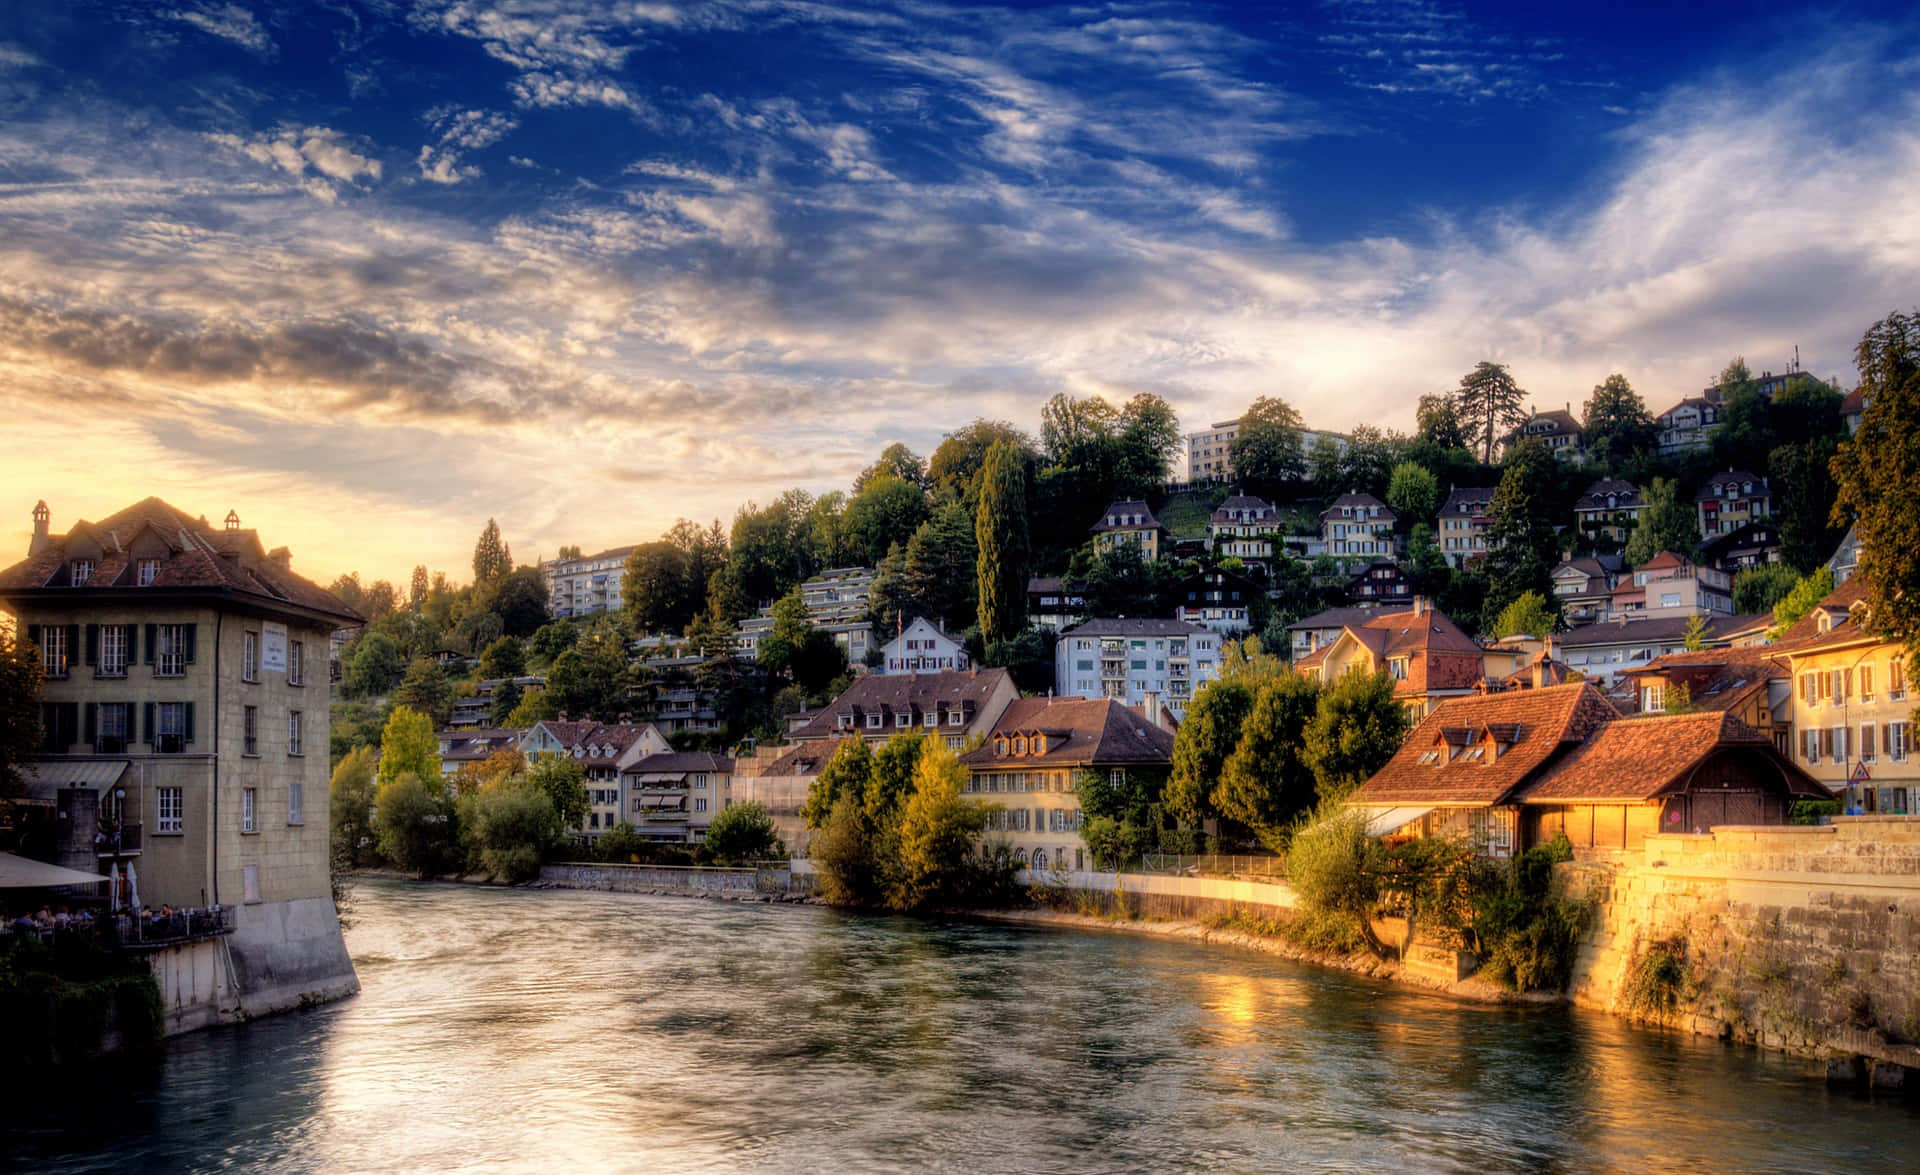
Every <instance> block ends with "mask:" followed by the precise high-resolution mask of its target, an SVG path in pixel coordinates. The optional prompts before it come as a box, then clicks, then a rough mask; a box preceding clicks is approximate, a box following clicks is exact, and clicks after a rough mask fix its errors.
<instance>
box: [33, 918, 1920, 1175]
mask: <svg viewBox="0 0 1920 1175" xmlns="http://www.w3.org/2000/svg"><path fill="white" fill-rule="evenodd" d="M356 888H357V892H356V896H355V899H354V903H353V907H352V917H353V925H352V927H351V929H350V930H349V931H348V933H347V941H348V945H349V947H350V948H351V949H352V952H353V955H354V959H355V962H356V964H357V966H358V968H359V973H360V980H361V983H362V985H363V986H364V989H365V990H364V991H363V992H362V993H361V994H360V995H359V996H357V997H355V998H353V999H351V1000H347V1001H344V1002H342V1003H339V1004H335V1005H332V1006H329V1007H326V1008H322V1009H317V1010H313V1011H307V1012H297V1013H293V1014H289V1015H285V1016H281V1017H276V1018H273V1019H269V1020H263V1021H260V1022H258V1023H254V1024H248V1025H242V1026H237V1027H233V1028H225V1029H217V1030H214V1031H209V1032H202V1033H198V1034H195V1035H191V1036H188V1037H184V1038H181V1039H178V1040H174V1041H170V1042H168V1044H167V1047H166V1050H165V1052H164V1055H163V1056H162V1057H161V1058H159V1060H158V1061H156V1062H155V1063H153V1064H152V1065H151V1066H143V1067H140V1068H139V1069H137V1070H136V1071H134V1072H130V1073H119V1074H103V1075H101V1076H99V1077H98V1078H94V1079H90V1080H88V1081H87V1082H86V1083H85V1084H84V1085H81V1086H80V1087H78V1088H73V1089H68V1090H65V1091H61V1092H59V1093H55V1094H50V1095H48V1096H43V1097H38V1098H34V1099H31V1100H30V1101H29V1102H28V1103H26V1104H25V1108H21V1107H22V1103H19V1102H14V1103H13V1105H14V1107H15V1108H14V1109H11V1110H8V1111H6V1112H5V1115H6V1116H5V1117H4V1118H0V1130H3V1131H4V1138H5V1143H6V1145H5V1148H4V1150H0V1166H10V1167H13V1168H15V1169H19V1170H31V1171H36V1172H48V1173H53V1172H67V1171H115V1172H128V1171H138V1172H147V1171H155V1172H158V1171H176V1170H248V1171H271V1172H362V1171H406V1172H461V1171H488V1172H494V1171H516V1172H517V1171H526V1172H559V1173H563V1175H587V1173H591V1172H599V1171H622V1172H624V1171H631V1172H677V1171H771V1172H812V1171H823V1172H839V1171H897V1170H944V1171H965V1172H998V1171H1063V1172H1091V1171H1234V1172H1238V1171H1391V1172H1398V1173H1407V1172H1425V1171H1471V1172H1482V1173H1484V1172H1494V1171H1569V1172H1571V1171H1622V1172H1647V1171H1716V1172H1717V1171H1781V1172H1787V1171H1793V1172H1799V1171H1822V1172H1851V1171H1860V1172H1866V1171H1876V1172H1877V1171H1886V1172H1895V1171H1899V1172H1912V1171H1915V1170H1920V1112H1916V1111H1915V1110H1914V1109H1913V1108H1911V1106H1909V1105H1907V1104H1903V1103H1901V1102H1899V1101H1897V1100H1880V1101H1872V1100H1868V1099H1865V1098H1861V1097H1857V1096H1854V1095H1852V1094H1848V1093H1842V1092H1830V1091H1829V1090H1827V1089H1826V1088H1825V1086H1824V1085H1823V1084H1821V1083H1820V1082H1817V1081H1812V1080H1809V1079H1808V1078H1807V1077H1806V1075H1805V1074H1806V1068H1805V1066H1804V1065H1802V1064H1799V1063H1795V1062H1791V1061H1787V1060H1783V1059H1779V1058H1775V1057H1771V1056H1768V1055H1765V1054H1761V1053H1758V1052H1756V1051H1754V1050H1750V1049H1740V1048H1729V1047H1725V1046H1722V1045H1720V1044H1717V1043H1714V1042H1708V1041H1701V1040H1697V1039H1693V1038H1689V1037H1682V1036H1677V1035H1668V1034H1661V1033H1651V1032H1645V1031H1640V1030H1635V1029H1631V1028H1627V1027H1625V1026H1623V1025H1621V1024H1619V1023H1618V1022H1616V1021H1614V1020H1612V1019H1611V1018H1608V1017H1604V1016H1598V1015H1586V1014H1580V1013H1571V1012H1560V1011H1546V1012H1542V1011H1538V1010H1535V1011H1520V1010H1513V1009H1498V1008H1485V1007H1477V1006H1469V1005H1462V1004H1457V1003H1453V1002H1451V1001H1448V1000H1444V999H1441V998H1438V997H1432V996H1426V995H1421V994H1418V993H1413V992H1408V991H1405V990H1401V989H1398V988H1394V987H1390V986H1385V985H1381V984H1377V983H1374V982H1371V981H1367V980H1362V979H1358V978H1354V977H1350V976H1347V975H1345V974H1341V973H1337V972H1328V971H1323V970H1319V969H1316V968H1310V967H1305V966H1300V965H1296V964H1292V963H1288V962H1285V961H1282V960H1278V959H1273V958H1269V957H1267V956H1263V955H1260V954H1257V953H1252V952H1246V951H1240V950H1235V949H1232V948H1226V947H1207V946H1199V945H1195V944H1191V943H1186V942H1173V941H1166V940H1161V939H1156V938H1151V937H1143V936H1130V935H1124V934H1109V933H1098V932H1081V931H1058V930H1041V929H1030V928H1026V927H1005V926H996V925H981V924H968V923H937V922H927V921H919V920H914V919H905V918H885V917H872V916H864V915H854V914H845V913H838V912H835V911H830V910H825V909H819V908H815V907H768V906H760V905H740V904H734V903H729V902H713V901H701V900H696V899H689V898H668V897H647V896H640V895H624V894H619V895H616V894H594V893H577V892H569V891H529V890H496V889H475V888H466V887H460V886H451V885H411V884H405V883H399V882H385V881H381V882H362V883H360V884H359V885H358V886H357V887H356Z"/></svg>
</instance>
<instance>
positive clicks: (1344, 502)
mask: <svg viewBox="0 0 1920 1175" xmlns="http://www.w3.org/2000/svg"><path fill="white" fill-rule="evenodd" d="M1342 506H1347V507H1361V506H1364V507H1366V508H1367V510H1368V511H1369V512H1370V513H1369V514H1368V517H1369V518H1381V519H1384V520H1386V521H1388V522H1392V521H1393V520H1394V519H1396V518H1398V517H1400V516H1399V515H1398V514H1395V513H1394V512H1393V510H1392V508H1391V507H1389V506H1388V505H1387V504H1386V503H1385V502H1382V501H1381V500H1380V499H1378V498H1376V497H1374V496H1373V495H1372V494H1369V493H1365V492H1363V491H1361V490H1349V491H1347V492H1346V493H1344V494H1341V495H1340V496H1339V497H1337V498H1335V499H1334V500H1333V505H1331V506H1328V507H1327V508H1326V509H1325V510H1322V511H1321V512H1320V517H1322V518H1335V517H1338V516H1339V513H1340V508H1341V507H1342ZM1375 510H1378V511H1379V513H1378V514H1373V513H1371V511H1375Z"/></svg>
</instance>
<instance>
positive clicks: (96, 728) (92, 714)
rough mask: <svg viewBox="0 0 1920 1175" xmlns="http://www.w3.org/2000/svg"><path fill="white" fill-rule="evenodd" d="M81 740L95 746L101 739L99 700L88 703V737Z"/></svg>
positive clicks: (89, 626) (90, 626)
mask: <svg viewBox="0 0 1920 1175" xmlns="http://www.w3.org/2000/svg"><path fill="white" fill-rule="evenodd" d="M87 627H88V628H92V627H93V626H92V625H88V626H87ZM81 741H83V742H85V743H86V744H87V745H88V746H93V745H94V744H96V743H98V742H99V741H100V703H98V702H88V703H87V735H86V738H84V739H82V740H81Z"/></svg>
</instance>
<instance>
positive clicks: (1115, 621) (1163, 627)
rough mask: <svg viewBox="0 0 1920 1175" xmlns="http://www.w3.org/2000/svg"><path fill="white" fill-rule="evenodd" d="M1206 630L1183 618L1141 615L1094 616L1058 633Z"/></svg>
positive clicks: (1195, 633)
mask: <svg viewBox="0 0 1920 1175" xmlns="http://www.w3.org/2000/svg"><path fill="white" fill-rule="evenodd" d="M1206 632H1207V630H1206V629H1204V628H1201V627H1200V626H1199V625H1196V624H1188V623H1187V622H1186V621H1184V620H1163V619H1159V618H1157V617H1151V616H1142V617H1138V618H1131V617H1125V616H1119V617H1095V618H1094V619H1092V620H1085V621H1082V622H1081V623H1079V624H1076V625H1074V626H1073V627H1072V628H1069V629H1067V630H1066V631H1065V632H1062V633H1061V634H1060V635H1061V636H1063V637H1066V636H1201V635H1204V634H1205V633H1206Z"/></svg>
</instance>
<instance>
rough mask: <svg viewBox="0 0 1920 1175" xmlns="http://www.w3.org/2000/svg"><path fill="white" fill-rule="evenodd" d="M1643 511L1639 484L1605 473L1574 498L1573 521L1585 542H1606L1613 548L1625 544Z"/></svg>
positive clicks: (1643, 505) (1645, 509) (1644, 507)
mask: <svg viewBox="0 0 1920 1175" xmlns="http://www.w3.org/2000/svg"><path fill="white" fill-rule="evenodd" d="M1646 512H1647V503H1646V501H1645V499H1643V498H1642V497H1641V496H1640V487H1639V486H1636V485H1634V484H1633V483H1632V482H1630V481H1621V480H1620V479H1619V478H1611V477H1609V478H1602V479H1601V480H1599V481H1596V482H1594V483H1593V484H1592V485H1589V486H1588V487H1587V488H1586V490H1585V491H1584V492H1583V493H1581V495H1580V496H1579V497H1578V498H1576V499H1574V503H1573V522H1574V525H1575V526H1576V527H1578V528H1579V530H1580V533H1581V534H1582V535H1584V536H1586V540H1587V541H1588V542H1589V543H1610V544H1612V545H1613V547H1614V549H1616V550H1617V549H1618V548H1620V547H1623V546H1625V545H1626V542H1627V537H1628V536H1629V535H1631V534H1632V533H1633V530H1634V528H1635V527H1637V526H1639V525H1640V518H1641V516H1642V515H1644V514H1645V513H1646Z"/></svg>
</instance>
